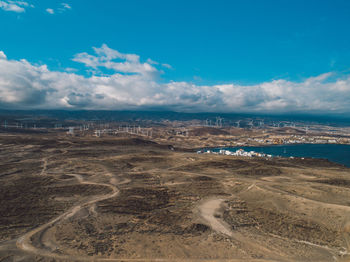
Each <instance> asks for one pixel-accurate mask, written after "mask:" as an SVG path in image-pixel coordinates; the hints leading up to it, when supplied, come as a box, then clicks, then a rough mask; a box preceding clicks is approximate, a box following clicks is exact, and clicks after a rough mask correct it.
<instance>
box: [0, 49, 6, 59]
mask: <svg viewBox="0 0 350 262" xmlns="http://www.w3.org/2000/svg"><path fill="white" fill-rule="evenodd" d="M0 59H7V57H6V55H5V53H4V52H3V51H0Z"/></svg>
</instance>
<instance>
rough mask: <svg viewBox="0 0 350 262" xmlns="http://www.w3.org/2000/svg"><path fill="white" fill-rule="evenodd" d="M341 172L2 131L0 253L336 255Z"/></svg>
mask: <svg viewBox="0 0 350 262" xmlns="http://www.w3.org/2000/svg"><path fill="white" fill-rule="evenodd" d="M204 131H206V130H204ZM204 131H203V130H201V132H204ZM209 131H210V130H209ZM198 132H199V131H198ZM218 135H220V134H218ZM349 175H350V170H349V169H348V168H345V167H343V166H341V165H337V164H333V163H331V162H328V161H325V160H315V159H304V160H302V159H269V160H266V159H262V158H258V159H254V158H252V159H247V158H240V157H232V156H221V155H206V154H203V155H199V154H196V153H194V152H191V151H190V150H188V149H187V150H182V149H181V148H176V147H175V148H173V147H172V146H170V145H166V144H163V145H160V144H157V143H155V142H151V141H147V140H143V139H140V138H113V137H106V138H103V137H102V138H93V137H68V136H66V135H64V134H61V135H60V134H55V133H47V134H25V133H23V134H18V133H17V134H11V133H2V134H1V135H0V201H1V203H0V261H134V260H135V261H154V260H157V261H159V260H161V261H162V260H164V261H165V260H166V261H173V260H189V261H192V260H220V261H221V260H231V261H347V259H349V257H348V252H349V251H350V249H349V248H350V246H349V245H350V235H349V234H350V177H349Z"/></svg>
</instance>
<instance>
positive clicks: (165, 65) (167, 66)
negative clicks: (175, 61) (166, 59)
mask: <svg viewBox="0 0 350 262" xmlns="http://www.w3.org/2000/svg"><path fill="white" fill-rule="evenodd" d="M162 66H163V67H165V68H168V69H172V68H173V67H172V66H171V65H169V64H162Z"/></svg>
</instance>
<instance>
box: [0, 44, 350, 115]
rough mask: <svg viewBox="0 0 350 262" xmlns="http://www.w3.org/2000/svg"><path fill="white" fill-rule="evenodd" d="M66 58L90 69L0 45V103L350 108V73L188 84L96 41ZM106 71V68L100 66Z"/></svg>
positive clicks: (45, 106)
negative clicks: (52, 66)
mask: <svg viewBox="0 0 350 262" xmlns="http://www.w3.org/2000/svg"><path fill="white" fill-rule="evenodd" d="M93 50H94V54H89V53H85V52H84V53H80V54H76V55H75V56H74V58H73V60H74V61H76V62H79V63H82V64H84V65H85V66H86V69H87V70H88V71H89V72H91V76H89V77H87V76H84V75H80V74H77V73H73V72H74V70H72V69H70V70H67V72H58V71H51V70H49V69H48V67H47V66H46V65H35V64H32V63H30V62H28V61H26V60H24V59H22V60H9V59H8V58H7V57H6V55H5V53H4V52H2V51H0V107H1V108H8V109H10V108H11V109H13V108H21V109H69V108H70V109H110V110H123V109H147V108H159V109H167V110H175V111H185V112H186V111H191V112H204V111H205V112H265V113H325V114H335V113H350V76H347V77H343V78H342V79H335V80H331V79H333V77H331V76H332V73H326V74H322V75H319V76H317V77H310V78H308V79H306V80H304V81H302V82H293V81H287V80H283V79H280V80H273V81H270V82H264V83H261V84H257V85H237V84H233V83H232V84H227V85H212V86H209V85H195V84H193V83H189V82H174V81H171V82H168V83H163V82H161V81H159V75H160V74H161V73H162V70H161V66H162V65H161V64H160V63H158V62H155V61H152V60H151V59H148V60H146V62H141V60H140V57H139V56H138V55H135V54H123V53H120V52H118V51H117V50H114V49H111V48H109V47H108V46H107V45H105V44H104V45H102V46H101V47H99V48H93ZM106 71H108V72H109V73H106Z"/></svg>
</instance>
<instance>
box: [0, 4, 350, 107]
mask: <svg viewBox="0 0 350 262" xmlns="http://www.w3.org/2000/svg"><path fill="white" fill-rule="evenodd" d="M349 14H350V1H334V0H333V1H330V0H329V1H324V0H323V1H322V0H318V1H312V0H308V1H305V0H303V1H298V0H293V1H288V0H284V1H281V0H279V1H277V0H275V1H258V0H256V1H252V0H245V1H243V0H242V1H233V0H232V1H229V0H226V1H224V0H216V1H205V0H201V1H199V0H198V1H194V0H193V1H189V0H187V1H182V0H177V1H175V0H169V1H164V0H158V1H146V0H138V1H136V0H124V1H121V0H120V1H113V0H110V1H107V0H106V1H89V0H81V1H78V0H70V1H68V0H67V1H66V0H64V1H53V0H45V1H44V0H42V1H39V0H25V1H10V0H2V1H0V25H1V33H0V50H2V52H3V54H4V56H6V63H9V62H10V61H11V62H12V64H13V63H15V62H17V67H16V66H14V68H15V69H13V70H15V71H16V70H20V69H19V67H20V65H19V64H18V63H20V61H21V59H25V60H26V61H27V62H28V63H30V65H31V66H33V68H32V70H34V71H38V70H39V69H38V68H39V67H40V66H47V70H48V71H49V72H50V73H55V74H58V73H60V72H61V73H62V72H67V74H68V72H70V74H71V76H70V77H68V76H67V75H60V77H61V78H64V77H68V78H72V77H77V78H79V77H83V78H84V79H85V80H86V79H88V80H90V82H89V83H88V84H87V85H88V86H89V87H85V89H84V90H80V89H77V87H75V86H74V84H72V83H67V82H66V84H65V85H63V84H61V85H63V86H64V87H62V86H60V87H57V88H59V91H60V92H61V91H62V90H63V89H64V90H65V92H63V93H62V94H61V96H62V97H55V99H65V101H66V102H67V101H68V102H67V103H66V104H65V105H64V104H62V103H61V104H57V105H56V107H65V106H68V107H70V106H72V107H73V108H87V109H93V108H96V109H104V107H103V105H106V104H108V106H107V107H106V108H107V109H130V108H138V107H154V106H155V107H158V106H159V107H167V108H169V109H173V110H180V111H230V112H231V111H232V112H233V111H234V112H236V111H245V112H253V111H261V110H265V111H266V112H269V111H274V110H281V111H286V112H290V111H298V112H303V111H305V112H306V113H307V112H310V113H313V112H318V113H328V112H329V113H347V112H350V106H348V107H347V106H346V101H344V99H345V98H346V99H348V98H349V97H348V96H347V95H348V91H349V90H348V89H347V87H348V82H346V84H345V87H344V86H343V85H344V83H343V82H341V81H348V80H349V73H350V27H349V25H350V15H349ZM103 45H105V46H106V47H108V48H109V49H111V50H112V49H113V50H118V51H119V53H120V54H136V55H138V56H139V61H137V63H138V64H137V65H135V61H129V60H128V59H127V58H125V57H126V56H120V55H119V56H118V55H116V56H115V57H114V58H113V59H122V60H123V59H124V62H125V63H127V64H128V65H129V63H131V64H133V65H134V66H135V67H137V66H140V65H142V66H145V63H147V64H148V65H150V66H152V67H154V70H153V69H152V70H150V71H152V74H151V75H150V74H148V73H147V76H146V75H145V74H144V72H140V71H138V70H137V69H132V70H131V71H130V70H129V71H128V72H126V71H125V69H123V70H124V71H123V70H122V71H120V69H119V67H118V68H117V69H116V66H115V65H113V66H111V65H110V63H109V64H108V65H107V64H106V63H103V64H101V61H100V63H99V64H95V65H92V64H91V61H90V62H89V64H87V63H86V57H84V59H82V56H81V55H80V56H79V57H80V59H77V55H78V54H85V55H87V54H88V55H90V56H91V55H97V56H101V55H102V56H103V57H105V58H106V53H103V52H105V51H106V50H107V49H106V48H105V49H103V51H101V50H100V51H101V52H100V53H99V54H96V52H95V50H94V49H93V47H95V48H102V46H103ZM90 58H91V57H90ZM105 58H104V62H106V59H105ZM96 59H97V58H95V60H96ZM98 59H100V58H98ZM148 59H151V60H152V61H156V62H157V63H153V62H152V61H151V60H148ZM102 60H103V59H102ZM109 62H111V61H109ZM4 63H5V62H4ZM6 65H7V64H6ZM3 66H4V67H5V64H4V65H3ZM8 67H9V66H8V65H7V66H6V68H8ZM10 67H11V66H10ZM124 68H125V65H124ZM21 70H22V71H20V72H21V74H23V75H26V74H27V75H28V74H29V75H31V77H26V79H27V81H25V82H26V83H25V84H23V83H17V82H16V83H13V86H15V87H16V88H15V89H16V90H15V91H13V90H12V91H11V86H9V85H8V84H7V85H6V86H5V84H3V85H2V87H1V73H0V91H1V90H2V92H3V94H4V96H5V95H7V96H8V98H7V99H4V98H3V99H2V100H0V105H1V106H2V107H25V108H27V107H29V108H45V107H49V105H50V103H49V101H50V99H53V98H51V97H50V94H53V93H57V92H50V91H49V90H44V88H43V87H38V85H39V84H38V83H37V82H38V81H39V80H37V79H36V80H35V81H37V82H35V81H34V80H33V74H34V73H33V72H29V71H25V72H24V71H23V70H29V69H28V68H27V69H21ZM133 70H134V71H133ZM135 70H136V71H135ZM39 71H40V70H39ZM41 71H42V70H41ZM16 72H17V73H16V74H17V75H18V74H19V73H18V72H19V71H16ZM11 73H13V72H6V76H3V77H2V78H3V81H2V82H3V83H4V82H5V78H6V83H8V82H9V81H14V80H13V79H12V78H11V79H8V74H11ZM37 74H38V72H37ZM40 74H42V75H41V76H40V78H45V77H46V76H44V74H45V73H44V72H41V73H40ZM115 74H122V76H124V77H129V78H130V77H134V78H133V79H127V80H128V81H129V83H131V85H132V86H138V89H137V90H139V89H145V90H146V91H145V92H144V93H143V94H142V96H140V97H139V98H137V99H132V96H133V95H134V93H131V92H132V91H133V90H131V89H130V88H129V93H128V92H126V91H127V90H128V87H126V86H125V88H126V90H121V89H120V83H121V82H118V83H116V84H115V83H114V84H111V85H112V86H111V88H105V89H103V88H102V91H101V88H99V89H98V90H95V89H94V88H95V87H94V86H93V85H94V83H91V81H92V79H91V78H92V77H101V76H108V77H109V78H111V77H112V78H113V76H114V75H115ZM126 74H127V75H126ZM130 74H132V76H131V75H130ZM34 75H35V74H34ZM51 75H52V74H51ZM141 76H142V77H141ZM57 77H58V76H57ZM140 77H141V78H142V79H140ZM318 77H319V78H318ZM28 79H31V80H28ZM310 79H312V81H318V82H317V83H316V84H313V86H315V87H317V86H319V88H320V89H321V90H323V89H324V88H326V89H327V92H326V93H325V95H324V97H315V99H313V100H315V101H316V102H317V103H318V104H317V103H316V102H315V103H316V104H315V105H313V106H308V105H306V103H307V101H304V102H303V101H297V98H295V97H293V98H291V97H290V96H291V94H293V92H294V91H295V90H294V89H293V90H294V91H293V90H290V89H291V88H296V89H297V92H299V93H298V94H300V95H305V92H306V91H307V88H309V87H308V86H307V83H308V81H309V82H310ZM315 79H316V80H315ZM319 79H321V80H319ZM100 80H101V79H100ZM109 80H110V81H112V79H109ZM28 81H29V82H30V81H34V82H33V83H29V82H28ZM53 81H55V80H54V79H50V81H49V83H50V85H51V87H50V88H51V89H52V88H53V87H52V86H54V85H57V82H53ZM66 81H68V80H66ZM120 81H121V80H120ZM123 81H126V78H125V79H124V80H123ZM132 81H135V82H132ZM137 81H141V82H137ZM39 82H40V81H39ZM92 82H93V81H92ZM133 83H134V85H133ZM276 83H277V84H276ZM329 83H333V84H334V85H336V87H334V86H332V87H330V86H329ZM40 84H43V83H40ZM46 84H48V83H46ZM109 84H110V83H109ZM269 84H270V85H272V86H274V87H270V86H269ZM28 85H29V86H28ZM95 85H96V86H101V83H100V82H98V83H95ZM116 85H118V87H116ZM266 85H267V86H268V87H266ZM67 86H72V89H71V90H69V88H68V87H67ZM174 86H176V88H174ZM217 86H219V88H218V87H217ZM230 86H231V87H230ZM276 86H277V87H276ZM283 86H284V87H283ZM295 86H298V87H295ZM340 86H341V87H340ZM1 88H2V89H1ZM51 89H50V90H51ZM164 89H166V91H164ZM175 89H177V90H178V91H179V92H180V93H181V92H182V93H181V94H180V95H179V96H178V98H177V100H176V99H175V100H174V99H173V100H172V99H168V100H167V99H165V98H164V97H166V96H173V95H174V93H172V92H170V91H173V92H175V91H174V90H175ZM223 89H225V90H223ZM270 89H271V90H272V91H271V90H270ZM280 89H281V90H280ZM335 89H337V90H338V92H334V90H335ZM89 90H91V92H89ZM169 90H170V91H169ZM284 90H286V92H284ZM339 90H342V92H345V91H346V96H345V98H344V93H339ZM21 91H22V92H24V93H26V95H29V96H32V95H33V94H38V93H40V95H41V96H44V97H43V98H42V100H39V101H38V102H37V103H36V102H35V101H34V100H35V99H34V100H33V99H29V100H28V97H23V99H24V100H25V99H27V100H28V101H27V100H25V101H24V100H23V101H21V100H19V99H17V100H16V99H14V97H15V96H16V95H18V92H21ZM162 91H163V92H162ZM318 91H320V90H318ZM11 92H12V93H11ZM101 92H102V93H101ZM105 92H107V93H105ZM108 92H110V93H108ZM114 92H115V94H114ZM89 93H90V94H89ZM249 93H254V95H253V98H254V99H253V98H252V97H250V95H249ZM317 93H318V92H316V91H315V90H314V89H312V90H311V91H310V90H309V91H307V94H308V97H307V98H308V99H309V100H310V99H312V98H313V96H314V95H317ZM99 94H100V95H102V96H104V97H105V98H106V99H107V98H108V99H107V100H108V101H107V100H106V101H104V102H103V103H102V104H99V103H97V102H96V101H95V100H94V96H96V95H97V96H98V95H99ZM229 94H230V96H231V99H232V101H235V102H236V104H237V106H236V107H232V106H229V105H226V106H224V105H223V104H224V103H226V104H228V103H229V101H224V98H225V97H227V96H228V95H229ZM157 95H158V98H157ZM10 96H13V97H12V98H11V97H10ZM23 96H24V95H23ZM89 96H90V98H88V97H89ZM128 96H130V97H128ZM70 97H71V98H70ZM145 97H146V98H145ZM160 97H161V98H160ZM124 98H125V99H124ZM142 98H145V99H144V100H143V101H141V100H142ZM0 99H1V98H0ZM77 99H78V100H79V99H80V100H81V101H83V100H84V99H85V100H86V101H85V100H84V102H82V103H78V105H77V104H74V102H73V101H77ZM113 99H114V100H113ZM32 100H33V101H32ZM69 100H70V101H71V102H72V104H71V103H69ZM80 100H79V101H80ZM112 100H113V101H112ZM62 101H63V100H62ZM332 101H333V104H330V103H331V102H332ZM196 103H198V105H197V106H196V105H195V104H196ZM220 103H221V105H218V104H220ZM51 104H52V103H51ZM254 104H255V105H256V106H254ZM339 104H341V105H340V106H339ZM349 104H350V103H349ZM201 105H202V106H201ZM203 105H206V106H203Z"/></svg>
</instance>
